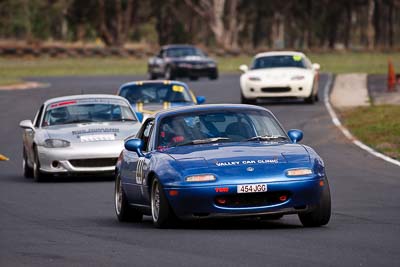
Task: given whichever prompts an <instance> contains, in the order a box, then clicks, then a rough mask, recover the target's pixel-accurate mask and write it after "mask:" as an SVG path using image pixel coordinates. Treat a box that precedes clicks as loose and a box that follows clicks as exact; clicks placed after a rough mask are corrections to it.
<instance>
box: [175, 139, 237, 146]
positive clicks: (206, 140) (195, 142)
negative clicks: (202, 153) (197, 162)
mask: <svg viewBox="0 0 400 267" xmlns="http://www.w3.org/2000/svg"><path fill="white" fill-rule="evenodd" d="M229 140H231V139H230V138H228V137H211V138H205V139H196V140H192V141H189V142H185V143H180V144H177V146H186V145H201V144H210V143H217V142H226V141H229Z"/></svg>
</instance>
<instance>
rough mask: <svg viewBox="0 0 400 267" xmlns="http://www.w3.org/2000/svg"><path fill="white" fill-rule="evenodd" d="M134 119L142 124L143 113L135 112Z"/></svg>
mask: <svg viewBox="0 0 400 267" xmlns="http://www.w3.org/2000/svg"><path fill="white" fill-rule="evenodd" d="M135 113H136V117H137V118H138V120H139V122H143V113H141V112H135Z"/></svg>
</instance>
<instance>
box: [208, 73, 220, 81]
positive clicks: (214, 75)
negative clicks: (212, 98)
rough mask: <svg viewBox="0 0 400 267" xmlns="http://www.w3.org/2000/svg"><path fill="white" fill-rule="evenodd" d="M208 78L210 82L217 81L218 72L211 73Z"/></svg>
mask: <svg viewBox="0 0 400 267" xmlns="http://www.w3.org/2000/svg"><path fill="white" fill-rule="evenodd" d="M208 78H209V79H210V80H216V79H218V72H213V73H211V74H210V75H208Z"/></svg>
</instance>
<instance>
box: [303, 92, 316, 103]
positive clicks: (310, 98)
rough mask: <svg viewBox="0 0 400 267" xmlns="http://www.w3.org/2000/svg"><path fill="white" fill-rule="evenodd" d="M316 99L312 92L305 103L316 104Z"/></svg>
mask: <svg viewBox="0 0 400 267" xmlns="http://www.w3.org/2000/svg"><path fill="white" fill-rule="evenodd" d="M315 98H316V97H315V95H314V94H313V93H312V92H311V95H310V96H309V97H307V98H305V99H304V102H306V103H307V104H314V102H315Z"/></svg>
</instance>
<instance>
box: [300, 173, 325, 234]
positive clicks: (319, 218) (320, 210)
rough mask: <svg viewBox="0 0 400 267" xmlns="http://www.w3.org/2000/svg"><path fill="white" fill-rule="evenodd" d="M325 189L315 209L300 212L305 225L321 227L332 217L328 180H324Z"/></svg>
mask: <svg viewBox="0 0 400 267" xmlns="http://www.w3.org/2000/svg"><path fill="white" fill-rule="evenodd" d="M324 183H325V185H324V189H323V191H322V196H321V199H320V202H319V203H318V205H317V207H315V209H314V210H312V211H311V212H307V213H300V214H299V219H300V221H301V223H302V224H303V226H305V227H319V226H322V225H326V224H327V223H328V222H329V219H330V218H331V193H330V189H329V183H328V180H326V179H325V180H324Z"/></svg>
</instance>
